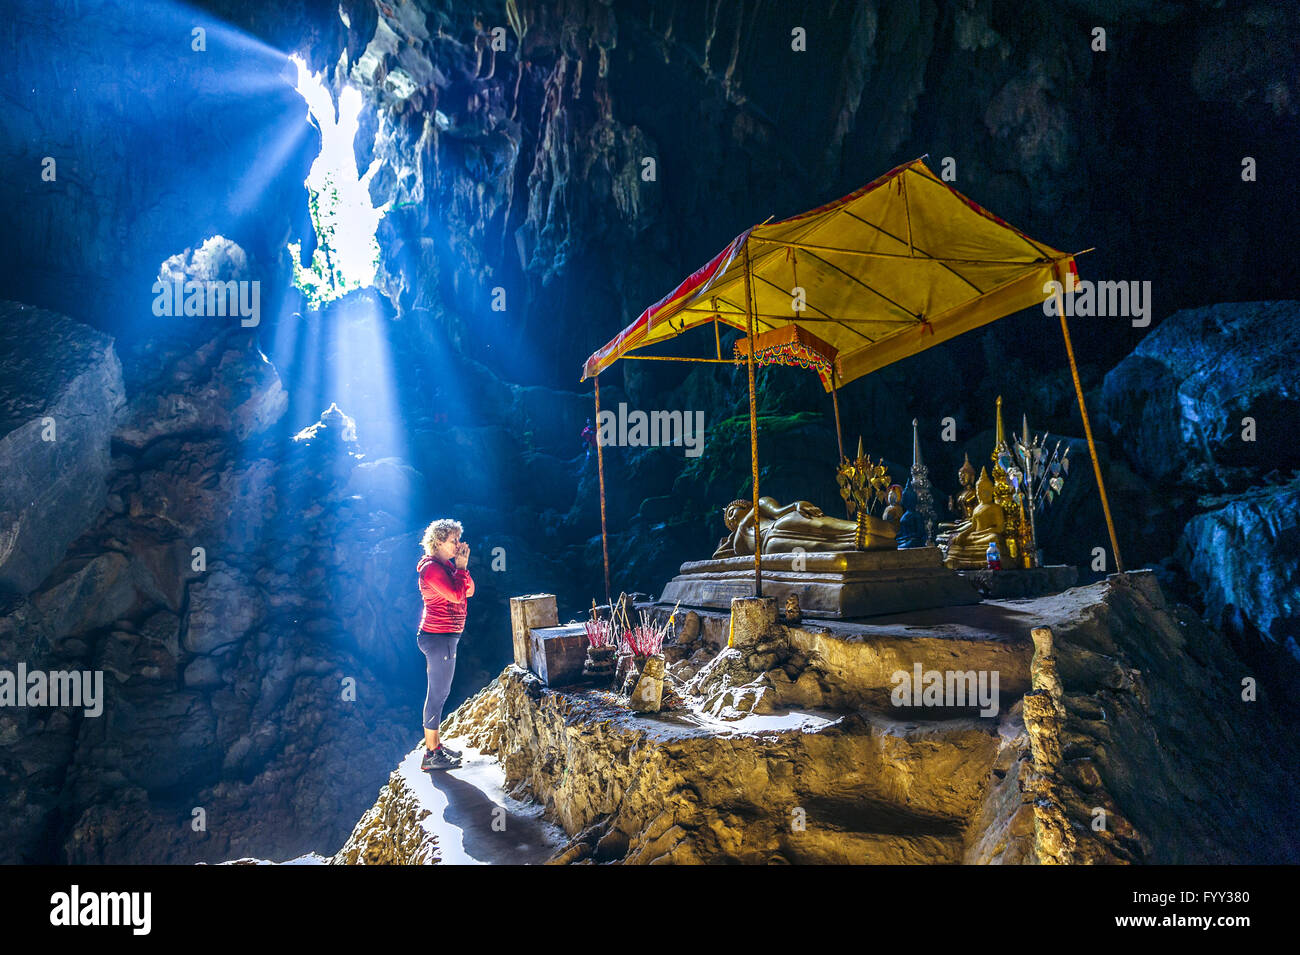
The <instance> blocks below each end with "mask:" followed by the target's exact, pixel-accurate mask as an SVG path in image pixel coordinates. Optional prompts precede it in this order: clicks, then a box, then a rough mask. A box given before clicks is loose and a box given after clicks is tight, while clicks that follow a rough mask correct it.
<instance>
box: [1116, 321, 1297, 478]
mask: <svg viewBox="0 0 1300 955" xmlns="http://www.w3.org/2000/svg"><path fill="white" fill-rule="evenodd" d="M1297 366H1300V302H1233V303H1225V304H1222V305H1210V306H1206V307H1203V308H1193V309H1186V310H1184V311H1181V312H1177V313H1175V314H1174V315H1171V316H1170V317H1169V318H1167V319H1165V321H1164V322H1162V323H1161V324H1160V325H1159V326H1158V327H1157V328H1154V329H1153V330H1152V331H1151V332H1150V333H1149V334H1147V335H1145V336H1144V337H1143V339H1142V342H1141V344H1139V345H1138V347H1137V348H1136V349H1135V350H1134V352H1133V354H1132V355H1130V356H1129V357H1128V358H1126V359H1124V360H1123V361H1122V362H1120V364H1119V365H1118V366H1116V368H1115V369H1114V370H1112V371H1111V372H1110V373H1109V374H1108V375H1106V379H1105V382H1104V383H1103V385H1102V392H1101V403H1100V409H1099V410H1100V411H1101V413H1102V414H1103V415H1104V416H1105V418H1106V419H1108V421H1109V422H1110V426H1111V429H1112V431H1113V433H1114V434H1115V436H1116V438H1117V440H1118V442H1119V445H1118V446H1119V447H1122V449H1123V450H1124V452H1125V453H1126V454H1127V456H1128V458H1129V460H1130V462H1131V464H1132V465H1133V467H1134V468H1135V469H1136V470H1137V471H1138V472H1139V473H1141V474H1143V475H1146V476H1148V477H1150V478H1153V479H1154V480H1156V481H1159V482H1162V483H1170V484H1190V485H1193V486H1200V487H1202V488H1204V487H1206V486H1208V487H1210V488H1212V489H1217V488H1226V487H1230V488H1240V487H1242V486H1244V485H1245V484H1248V483H1253V482H1252V477H1256V476H1259V475H1262V474H1263V473H1265V472H1267V471H1269V470H1272V469H1274V468H1276V469H1279V470H1282V471H1284V472H1285V471H1289V470H1292V469H1294V468H1300V450H1297V448H1296V447H1295V445H1294V443H1293V442H1288V441H1282V440H1279V436H1281V435H1285V434H1288V433H1290V432H1291V431H1293V430H1294V428H1295V422H1296V421H1297V420H1300V386H1298V385H1297V382H1296V375H1295V369H1296V367H1297ZM1247 417H1250V418H1252V419H1253V420H1254V422H1255V430H1256V434H1257V435H1258V440H1255V441H1243V440H1242V431H1243V428H1244V427H1245V425H1244V423H1243V419H1244V418H1247ZM1270 436H1271V437H1270Z"/></svg>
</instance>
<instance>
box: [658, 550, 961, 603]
mask: <svg viewBox="0 0 1300 955" xmlns="http://www.w3.org/2000/svg"><path fill="white" fill-rule="evenodd" d="M753 594H754V559H753V557H730V558H727V559H725V560H699V561H691V562H688V563H685V564H682V566H681V571H680V573H678V575H677V576H676V577H674V578H673V579H672V580H671V581H669V582H668V584H667V585H666V586H665V587H664V592H663V595H662V596H661V597H660V598H659V603H661V604H668V605H670V606H671V605H672V604H674V603H676V602H677V601H681V604H682V606H683V607H702V608H708V609H713V610H728V609H731V602H732V599H733V598H736V597H746V598H747V597H752V596H753ZM790 594H796V595H797V596H798V598H799V606H800V608H801V610H802V612H803V616H804V617H808V618H823V619H826V618H830V619H835V618H853V617H871V616H878V615H880V614H891V613H904V612H906V611H909V610H928V609H930V608H932V607H955V606H961V605H964V604H974V603H979V600H980V595H979V593H978V592H976V590H975V588H974V587H973V586H972V585H971V584H970V583H968V582H967V581H965V580H963V579H962V578H961V577H960V576H959V575H958V574H957V572H956V571H952V570H948V569H947V568H946V567H944V566H943V557H942V554H941V553H940V551H939V548H937V547H913V548H910V549H908V550H878V551H872V550H868V551H836V552H821V553H807V554H771V555H764V557H763V596H764V597H774V598H776V600H777V601H778V603H777V604H774V606H773V610H772V612H773V614H775V608H776V606H778V605H783V604H784V603H785V598H786V597H787V596H789V595H790Z"/></svg>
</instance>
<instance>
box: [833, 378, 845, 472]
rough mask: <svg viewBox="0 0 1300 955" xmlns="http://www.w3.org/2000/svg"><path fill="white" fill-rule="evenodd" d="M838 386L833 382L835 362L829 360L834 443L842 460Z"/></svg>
mask: <svg viewBox="0 0 1300 955" xmlns="http://www.w3.org/2000/svg"><path fill="white" fill-rule="evenodd" d="M838 392H839V386H838V385H837V384H836V383H835V363H834V362H831V404H832V405H833V406H834V407H835V444H836V445H837V446H838V447H839V449H840V460H841V461H843V460H844V435H843V432H842V431H841V430H840V399H839V397H838Z"/></svg>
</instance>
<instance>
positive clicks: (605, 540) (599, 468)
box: [591, 375, 614, 620]
mask: <svg viewBox="0 0 1300 955" xmlns="http://www.w3.org/2000/svg"><path fill="white" fill-rule="evenodd" d="M591 380H592V381H594V382H595V383H596V473H597V475H598V476H599V478H600V550H601V553H602V554H604V557H605V603H606V604H607V605H608V606H609V612H610V615H611V616H610V619H611V620H612V619H613V613H614V604H613V601H612V600H610V593H609V536H608V535H607V534H606V533H605V453H604V450H603V449H602V447H601V440H600V375H596V376H595V377H594V378H592V379H591Z"/></svg>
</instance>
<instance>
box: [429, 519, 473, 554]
mask: <svg viewBox="0 0 1300 955" xmlns="http://www.w3.org/2000/svg"><path fill="white" fill-rule="evenodd" d="M463 533H465V528H463V527H461V526H460V521H453V520H452V519H451V518H449V517H440V518H438V519H437V520H436V521H434V522H433V523H432V524H430V525H429V526H428V527H426V528H425V529H424V536H423V537H422V538H420V546H422V547H423V548H424V552H425V553H426V554H432V553H433V549H434V548H435V547H436V546H438V545H439V544H441V543H442V542H443V541H445V540H446V539H447V538H448V537H450V536H451V535H452V534H463Z"/></svg>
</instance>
